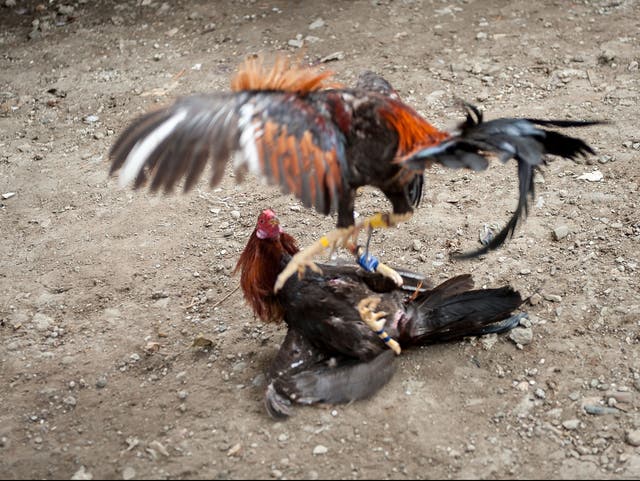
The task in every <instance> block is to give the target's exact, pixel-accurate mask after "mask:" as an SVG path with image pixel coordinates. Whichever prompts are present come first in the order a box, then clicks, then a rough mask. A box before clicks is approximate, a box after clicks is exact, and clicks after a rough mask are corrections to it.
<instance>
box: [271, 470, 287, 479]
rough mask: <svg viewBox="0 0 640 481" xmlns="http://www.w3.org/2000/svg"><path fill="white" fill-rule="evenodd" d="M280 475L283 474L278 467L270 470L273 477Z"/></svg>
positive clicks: (277, 477)
mask: <svg viewBox="0 0 640 481" xmlns="http://www.w3.org/2000/svg"><path fill="white" fill-rule="evenodd" d="M282 476H284V474H283V473H282V471H280V470H279V469H274V470H273V471H271V477H273V478H276V479H280V478H281V477H282Z"/></svg>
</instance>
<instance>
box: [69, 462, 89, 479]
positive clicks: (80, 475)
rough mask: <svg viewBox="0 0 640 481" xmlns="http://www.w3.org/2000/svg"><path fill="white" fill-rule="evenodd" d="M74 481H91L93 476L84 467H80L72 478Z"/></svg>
mask: <svg viewBox="0 0 640 481" xmlns="http://www.w3.org/2000/svg"><path fill="white" fill-rule="evenodd" d="M71 479H72V480H77V481H83V480H91V479H93V474H91V473H90V472H88V471H87V470H86V468H85V467H84V466H80V469H78V470H77V471H76V472H75V474H74V475H73V476H71Z"/></svg>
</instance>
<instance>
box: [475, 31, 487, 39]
mask: <svg viewBox="0 0 640 481" xmlns="http://www.w3.org/2000/svg"><path fill="white" fill-rule="evenodd" d="M488 37H489V35H487V33H486V32H478V33H477V34H476V40H486V39H487V38H488Z"/></svg>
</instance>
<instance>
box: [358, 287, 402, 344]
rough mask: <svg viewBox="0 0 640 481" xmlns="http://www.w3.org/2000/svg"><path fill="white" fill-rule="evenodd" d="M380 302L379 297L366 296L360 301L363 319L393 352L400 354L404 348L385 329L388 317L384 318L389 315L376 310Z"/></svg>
mask: <svg viewBox="0 0 640 481" xmlns="http://www.w3.org/2000/svg"><path fill="white" fill-rule="evenodd" d="M378 304H380V298H379V297H365V298H364V299H362V300H361V301H360V302H359V303H358V312H359V313H360V318H361V319H362V321H363V322H364V323H365V324H366V325H367V326H369V329H371V330H372V331H373V332H375V333H376V334H377V335H378V337H379V338H380V339H382V340H383V341H384V343H385V344H386V345H387V346H389V348H390V349H391V350H393V352H395V353H396V354H397V355H400V352H402V350H401V349H400V344H398V342H397V341H396V340H395V339H392V338H391V337H390V336H389V334H387V332H386V331H385V330H384V325H385V323H386V319H383V318H384V316H386V315H387V313H386V312H376V308H377V307H378Z"/></svg>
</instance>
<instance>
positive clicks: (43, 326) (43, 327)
mask: <svg viewBox="0 0 640 481" xmlns="http://www.w3.org/2000/svg"><path fill="white" fill-rule="evenodd" d="M33 323H34V325H35V327H36V329H37V330H38V331H48V330H49V328H50V327H51V324H53V319H52V318H50V317H49V316H47V315H45V314H42V313H41V312H37V313H36V315H35V316H33Z"/></svg>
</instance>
